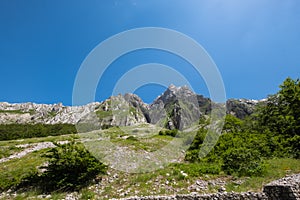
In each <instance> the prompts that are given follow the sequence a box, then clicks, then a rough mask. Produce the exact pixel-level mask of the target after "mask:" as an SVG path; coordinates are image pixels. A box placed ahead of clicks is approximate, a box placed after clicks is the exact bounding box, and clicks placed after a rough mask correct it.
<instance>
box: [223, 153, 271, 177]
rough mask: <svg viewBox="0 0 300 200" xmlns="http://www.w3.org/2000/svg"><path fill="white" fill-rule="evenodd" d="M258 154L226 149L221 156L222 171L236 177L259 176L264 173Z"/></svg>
mask: <svg viewBox="0 0 300 200" xmlns="http://www.w3.org/2000/svg"><path fill="white" fill-rule="evenodd" d="M265 168H266V166H265V165H264V163H263V161H262V158H261V157H260V153H259V151H257V150H253V149H247V148H237V149H235V148H233V149H228V150H227V151H226V152H225V153H224V155H223V164H222V169H223V170H224V171H225V172H226V173H227V174H237V175H238V176H253V175H254V176H255V175H261V174H262V173H263V172H264V171H265Z"/></svg>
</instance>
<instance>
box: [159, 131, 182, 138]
mask: <svg viewBox="0 0 300 200" xmlns="http://www.w3.org/2000/svg"><path fill="white" fill-rule="evenodd" d="M158 134H159V135H168V136H171V137H175V136H176V135H177V134H178V130H177V129H173V130H161V131H159V133H158Z"/></svg>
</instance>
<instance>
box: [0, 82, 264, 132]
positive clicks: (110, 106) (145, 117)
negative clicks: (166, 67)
mask: <svg viewBox="0 0 300 200" xmlns="http://www.w3.org/2000/svg"><path fill="white" fill-rule="evenodd" d="M259 102H260V101H255V100H246V99H240V100H236V99H230V100H228V101H227V103H226V106H227V113H228V114H232V115H234V116H236V117H238V118H241V119H242V118H245V117H246V116H248V115H250V114H252V113H253V111H254V109H255V106H256V105H257V104H258V103H259ZM212 106H219V107H220V106H221V107H222V106H224V105H223V104H222V105H221V104H216V103H214V102H212V101H211V100H210V99H209V98H206V97H204V96H202V95H197V94H195V93H194V92H192V91H191V90H190V89H189V88H188V87H186V86H183V87H175V86H174V85H170V86H169V88H168V89H167V90H166V91H165V92H164V93H163V94H162V95H160V96H159V97H157V98H156V99H155V100H154V102H153V103H152V104H150V105H148V104H145V103H144V102H143V101H142V100H141V99H140V98H139V97H138V96H137V95H135V94H125V95H118V96H112V97H110V98H108V99H107V100H105V101H103V102H94V103H90V104H87V105H84V106H63V105H62V104H61V103H58V104H52V105H47V104H35V103H20V104H10V103H6V102H2V103H1V102H0V124H8V123H19V124H25V123H31V124H34V123H44V124H58V123H67V124H77V123H88V124H90V123H92V124H94V125H95V127H109V126H130V125H134V124H139V123H151V124H157V125H160V126H163V127H166V128H169V129H180V130H182V129H184V128H187V127H189V126H191V125H192V124H194V123H197V122H198V120H199V118H200V116H202V115H209V114H210V112H211V109H212Z"/></svg>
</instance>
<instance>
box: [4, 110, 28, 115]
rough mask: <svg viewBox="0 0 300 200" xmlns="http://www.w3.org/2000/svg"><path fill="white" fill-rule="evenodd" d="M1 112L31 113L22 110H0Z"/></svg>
mask: <svg viewBox="0 0 300 200" xmlns="http://www.w3.org/2000/svg"><path fill="white" fill-rule="evenodd" d="M0 113H10V114H25V113H29V112H24V111H22V110H0Z"/></svg>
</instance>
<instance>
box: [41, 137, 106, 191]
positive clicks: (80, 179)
mask: <svg viewBox="0 0 300 200" xmlns="http://www.w3.org/2000/svg"><path fill="white" fill-rule="evenodd" d="M56 145H57V147H56V148H53V149H51V150H49V151H48V153H47V154H45V157H47V158H49V164H48V166H47V167H45V169H46V171H45V172H44V173H43V174H42V175H41V177H40V181H41V183H43V184H42V185H41V186H42V189H43V190H44V191H54V190H61V191H69V190H78V189H80V188H81V187H83V186H85V185H86V184H87V183H88V182H89V181H91V180H92V179H94V178H95V177H96V176H97V175H98V174H99V173H104V172H105V170H106V166H105V165H103V164H102V163H100V162H99V161H98V160H97V159H96V158H95V157H94V156H92V155H91V154H90V153H89V152H88V151H87V150H86V149H85V148H84V146H83V145H82V144H75V142H74V141H73V142H70V143H67V144H63V145H60V144H56Z"/></svg>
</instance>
